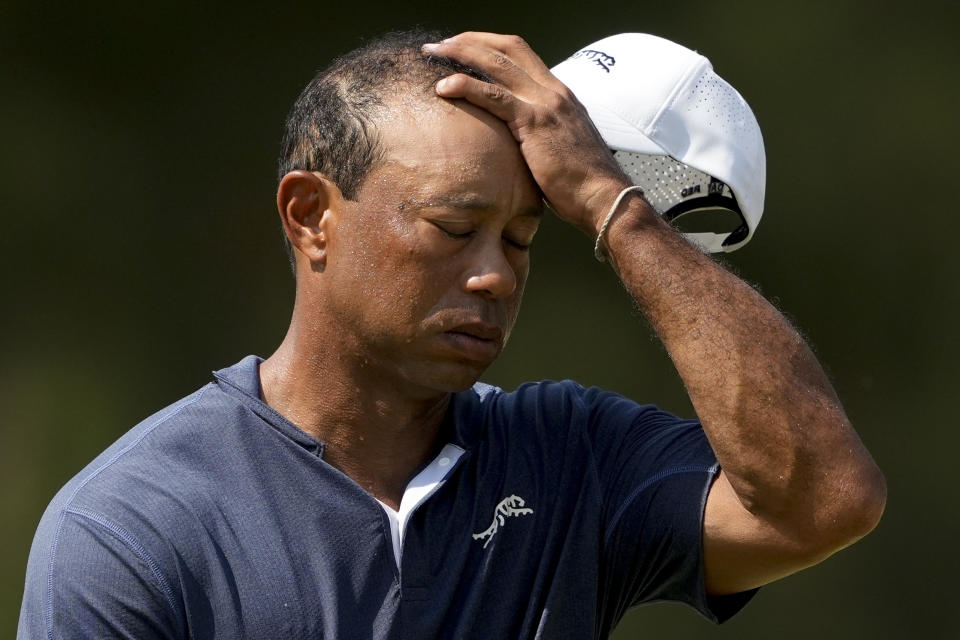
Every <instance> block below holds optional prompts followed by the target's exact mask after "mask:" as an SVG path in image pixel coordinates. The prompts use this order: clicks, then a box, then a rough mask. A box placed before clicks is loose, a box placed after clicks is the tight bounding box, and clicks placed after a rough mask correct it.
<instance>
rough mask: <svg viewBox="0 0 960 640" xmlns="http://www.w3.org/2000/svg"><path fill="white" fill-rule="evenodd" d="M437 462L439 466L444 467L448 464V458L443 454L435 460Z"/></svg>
mask: <svg viewBox="0 0 960 640" xmlns="http://www.w3.org/2000/svg"><path fill="white" fill-rule="evenodd" d="M437 464H438V465H440V466H441V467H446V466H448V465H449V464H450V458H448V457H447V456H443V457H442V458H440V459H439V460H437Z"/></svg>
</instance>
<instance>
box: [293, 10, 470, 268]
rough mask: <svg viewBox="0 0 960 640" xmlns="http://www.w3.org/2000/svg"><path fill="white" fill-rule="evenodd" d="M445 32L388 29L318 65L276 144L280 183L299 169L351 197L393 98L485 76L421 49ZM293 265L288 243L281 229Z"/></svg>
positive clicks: (376, 147) (377, 156) (376, 155)
mask: <svg viewBox="0 0 960 640" xmlns="http://www.w3.org/2000/svg"><path fill="white" fill-rule="evenodd" d="M444 37H446V35H445V34H443V33H441V32H438V31H430V30H426V29H419V28H418V29H411V30H406V31H391V32H389V33H386V34H384V35H382V36H380V37H378V38H375V39H372V40H369V41H367V42H366V43H364V44H363V45H362V46H360V47H359V48H357V49H354V50H353V51H351V52H349V53H346V54H344V55H342V56H340V57H338V58H336V59H335V60H333V62H331V63H330V65H329V66H328V67H326V68H325V69H323V70H321V71H320V72H319V73H317V75H315V76H314V78H313V80H311V81H310V83H309V84H307V86H306V88H304V90H303V92H302V93H301V94H300V97H299V98H297V101H296V102H295V103H294V104H293V108H292V109H291V110H290V114H289V115H288V116H287V122H286V126H285V129H284V134H283V142H282V143H281V152H280V160H279V163H278V165H279V166H278V172H277V173H278V175H277V180H278V181H279V180H281V179H282V178H283V176H285V175H286V174H287V173H289V172H291V171H294V170H296V169H304V170H307V171H319V172H320V173H322V174H324V175H325V176H327V177H328V178H329V179H330V180H332V181H333V182H334V183H335V184H336V185H337V187H339V189H340V192H341V193H342V194H343V196H344V198H346V199H348V200H353V199H354V198H356V195H357V192H358V191H359V189H360V186H361V185H362V184H363V180H364V178H366V176H367V173H369V171H370V169H371V168H372V167H374V166H375V165H376V164H377V163H378V162H379V161H380V160H381V158H382V154H383V149H382V148H381V146H380V144H379V140H378V136H377V130H376V125H375V122H376V116H377V115H378V114H379V113H381V112H382V111H383V110H384V109H385V108H390V107H392V106H393V105H392V104H391V99H392V98H395V97H397V96H400V95H410V92H411V91H413V92H416V91H421V92H422V94H423V95H424V96H428V95H435V94H434V93H433V87H434V86H435V85H436V83H437V81H439V80H440V79H441V78H444V77H446V76H449V75H453V74H454V73H466V74H469V75H471V76H473V77H475V78H479V79H481V80H486V79H487V78H486V77H485V76H484V75H483V74H482V73H479V72H477V71H475V70H473V69H470V68H468V67H465V66H463V65H461V64H458V63H456V62H454V61H452V60H448V59H446V58H438V57H435V56H430V57H427V56H424V55H423V54H422V53H421V50H420V48H421V47H422V46H423V45H424V44H427V43H429V42H439V41H440V40H442V39H443V38H444ZM283 239H284V243H285V245H286V248H287V255H288V257H289V259H290V266H291V268H294V270H295V260H294V257H293V248H292V247H291V246H290V240H289V239H288V238H287V236H286V233H284V234H283Z"/></svg>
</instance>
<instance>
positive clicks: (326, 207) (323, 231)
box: [277, 169, 343, 271]
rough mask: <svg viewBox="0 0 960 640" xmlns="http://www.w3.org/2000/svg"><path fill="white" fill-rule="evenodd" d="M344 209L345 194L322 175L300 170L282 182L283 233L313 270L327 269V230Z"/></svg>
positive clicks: (279, 192) (279, 202) (279, 204)
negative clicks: (332, 220)
mask: <svg viewBox="0 0 960 640" xmlns="http://www.w3.org/2000/svg"><path fill="white" fill-rule="evenodd" d="M342 206H343V194H341V193H340V189H339V188H338V187H337V185H335V184H334V183H333V182H331V181H330V180H329V179H328V178H327V177H326V176H324V175H323V174H320V173H314V172H310V171H303V170H299V169H298V170H296V171H291V172H290V173H288V174H287V175H285V176H283V178H282V179H281V180H280V186H279V187H278V188H277V211H278V212H279V213H280V220H281V221H282V222H283V229H284V231H285V232H286V234H287V238H288V239H289V240H290V244H291V245H293V248H294V249H295V252H296V254H299V255H302V256H303V257H305V258H306V259H307V260H309V262H310V266H311V268H312V269H314V270H318V271H322V270H323V268H324V266H325V265H326V261H327V240H328V237H327V230H328V229H329V228H330V224H331V218H336V217H338V216H339V214H340V209H341V208H342ZM299 259H300V258H299V256H298V258H297V260H298V261H299Z"/></svg>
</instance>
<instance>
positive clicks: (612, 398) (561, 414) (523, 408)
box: [472, 380, 677, 427]
mask: <svg viewBox="0 0 960 640" xmlns="http://www.w3.org/2000/svg"><path fill="white" fill-rule="evenodd" d="M472 392H473V394H475V395H476V397H477V407H478V409H480V408H482V409H483V410H484V413H487V414H489V415H490V416H491V417H493V418H494V419H501V420H507V421H513V420H522V421H524V422H530V421H533V422H535V423H544V424H550V425H553V426H558V425H577V424H579V425H581V426H584V427H601V426H603V425H604V424H606V423H611V424H630V423H633V422H635V421H637V420H642V419H649V420H653V421H656V420H657V419H658V417H663V416H669V417H670V418H671V419H673V420H676V419H677V418H676V417H675V416H670V414H666V413H664V412H662V411H660V410H659V409H658V408H657V407H656V406H654V405H652V404H640V403H638V402H636V401H634V400H631V399H630V398H627V397H625V396H623V395H621V394H619V393H616V392H613V391H608V390H606V389H601V388H599V387H584V386H583V385H581V384H580V383H579V382H576V381H574V380H561V381H554V380H541V381H537V382H527V383H524V384H522V385H520V386H518V387H517V388H516V389H515V390H513V391H504V390H503V389H500V388H499V387H494V386H492V385H488V384H485V383H477V384H476V385H474V388H473V390H472Z"/></svg>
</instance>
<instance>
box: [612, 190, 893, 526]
mask: <svg viewBox="0 0 960 640" xmlns="http://www.w3.org/2000/svg"><path fill="white" fill-rule="evenodd" d="M604 244H605V245H606V246H607V247H608V253H609V256H610V260H611V262H612V264H613V266H614V268H615V269H616V270H617V272H618V274H619V275H620V277H621V279H622V280H623V282H624V284H625V286H626V287H627V289H628V290H629V291H630V293H631V294H632V296H633V298H634V300H635V301H636V302H637V304H638V305H639V307H640V309H641V310H642V311H643V313H644V314H645V315H646V316H647V318H648V319H649V320H650V322H651V324H652V325H653V327H654V329H655V330H656V332H657V334H658V335H659V337H660V339H661V340H662V341H663V343H664V345H665V346H666V348H667V351H668V352H669V354H670V357H671V358H672V360H673V362H674V364H675V366H676V367H677V370H678V372H679V374H680V376H681V378H682V379H683V381H684V384H685V385H686V387H687V391H688V393H689V396H690V399H691V401H692V403H693V406H694V408H695V409H696V412H697V415H698V417H699V418H700V420H701V422H702V423H703V426H704V429H705V431H706V433H707V436H708V438H709V439H710V442H711V445H712V446H713V448H714V450H715V452H716V454H717V457H718V459H719V461H720V463H721V466H722V467H723V469H724V472H725V473H726V475H727V477H728V479H729V481H730V483H731V485H732V487H733V489H734V490H735V492H736V494H737V497H738V499H739V500H740V502H741V503H742V504H743V506H744V507H745V508H747V509H748V510H749V511H751V512H752V513H754V514H756V515H758V516H761V517H764V518H767V519H770V520H771V521H780V522H783V521H788V520H791V519H792V520H796V522H795V523H794V522H791V523H790V524H791V525H795V526H797V527H801V528H803V529H807V528H809V529H810V532H812V533H816V532H819V531H823V530H824V529H826V528H829V527H835V526H836V524H835V523H836V521H837V517H838V515H844V514H838V513H837V511H838V510H843V511H848V510H849V509H850V506H851V505H852V504H857V505H862V504H863V503H864V502H868V501H869V500H871V499H873V498H872V497H873V496H875V495H876V493H877V492H876V488H877V485H882V482H883V481H882V477H881V476H880V474H879V471H878V470H877V468H876V466H875V465H874V464H873V461H872V460H871V458H870V455H869V453H868V452H867V451H866V449H865V448H864V446H863V444H862V443H861V442H860V439H859V438H858V436H857V434H856V432H855V431H854V430H853V428H852V427H851V425H850V423H849V421H848V420H847V417H846V415H845V413H844V411H843V408H842V406H841V405H840V402H839V400H838V398H837V396H836V394H835V392H834V390H833V388H832V386H831V385H830V382H829V381H828V379H827V377H826V375H825V374H824V372H823V370H822V368H821V367H820V365H819V363H818V362H817V360H816V358H815V357H814V356H813V354H812V352H811V351H810V348H809V347H808V346H807V344H806V343H805V342H804V340H803V339H802V338H801V336H800V335H799V334H798V333H797V331H796V330H795V329H794V328H793V327H791V326H790V324H789V323H788V322H787V321H786V320H785V319H784V318H783V316H782V315H781V314H780V313H779V312H778V311H777V310H776V309H775V308H774V307H773V306H772V305H771V304H770V303H769V302H767V301H766V300H765V299H764V298H763V297H762V296H761V295H760V294H759V293H757V292H756V291H755V290H754V289H753V288H751V287H750V286H749V285H747V284H746V283H745V282H743V281H742V280H740V279H739V278H737V277H736V276H734V275H733V274H731V273H729V272H728V271H726V270H725V269H723V268H722V267H720V266H719V265H717V264H716V263H715V262H713V261H712V260H711V259H710V258H709V257H707V256H705V255H704V254H702V253H701V252H700V251H698V250H696V249H695V248H693V247H691V246H690V245H689V244H688V243H687V242H686V241H685V240H684V239H683V238H682V237H681V236H680V235H679V234H677V233H676V232H675V231H673V230H672V229H671V228H670V227H669V225H667V224H666V223H664V222H663V221H662V220H661V219H660V218H659V217H658V216H656V215H655V214H654V213H653V212H652V210H651V209H650V208H649V207H648V206H647V205H646V203H645V202H644V201H643V199H642V198H640V197H638V196H629V197H628V198H627V200H626V201H625V203H624V204H623V205H621V209H620V211H619V212H618V213H617V215H616V217H615V218H614V219H613V222H612V223H611V225H610V227H609V229H608V233H607V235H606V237H605V243H604ZM850 526H856V527H859V528H864V527H863V523H851V525H850ZM871 526H872V525H871ZM867 530H869V527H867ZM835 533H836V535H838V536H842V535H844V534H843V533H842V532H835ZM864 533H865V531H864ZM849 537H856V536H855V535H854V534H853V533H852V532H851V535H850V536H849Z"/></svg>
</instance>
